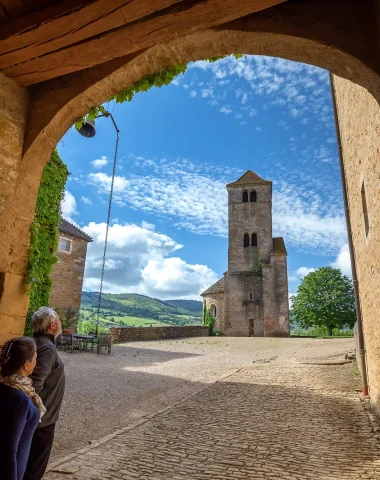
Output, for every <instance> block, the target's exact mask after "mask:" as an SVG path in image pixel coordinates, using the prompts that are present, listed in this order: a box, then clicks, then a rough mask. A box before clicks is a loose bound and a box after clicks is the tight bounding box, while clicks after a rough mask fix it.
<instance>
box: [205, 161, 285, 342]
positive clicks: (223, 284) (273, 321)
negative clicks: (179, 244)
mask: <svg viewBox="0 0 380 480" xmlns="http://www.w3.org/2000/svg"><path fill="white" fill-rule="evenodd" d="M227 191H228V271H227V272H226V273H225V274H224V278H223V279H220V280H218V282H217V283H216V284H214V285H212V286H211V287H210V288H209V289H208V290H206V291H205V292H203V294H202V296H203V298H204V303H205V306H206V308H208V309H209V310H210V312H212V314H215V316H216V327H217V329H218V330H221V331H223V332H224V334H225V335H231V336H250V337H253V336H255V337H262V336H288V335H289V300H288V277H287V267H286V255H287V254H286V249H285V244H284V240H283V238H281V237H280V238H273V237H272V182H271V181H269V180H264V179H263V178H261V177H259V176H258V175H257V174H256V173H254V172H252V171H251V170H248V171H247V172H246V173H245V174H244V175H243V176H242V177H240V178H239V179H238V180H236V181H235V182H233V183H229V184H228V185H227Z"/></svg>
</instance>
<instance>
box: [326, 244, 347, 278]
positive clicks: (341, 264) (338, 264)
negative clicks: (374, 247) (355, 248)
mask: <svg viewBox="0 0 380 480" xmlns="http://www.w3.org/2000/svg"><path fill="white" fill-rule="evenodd" d="M331 267H333V268H339V269H340V270H341V272H342V273H343V275H347V276H348V277H350V278H351V277H352V271H351V258H350V250H349V248H348V243H345V244H344V245H343V247H342V248H341V249H340V251H339V253H338V255H337V257H336V259H335V262H333V263H331Z"/></svg>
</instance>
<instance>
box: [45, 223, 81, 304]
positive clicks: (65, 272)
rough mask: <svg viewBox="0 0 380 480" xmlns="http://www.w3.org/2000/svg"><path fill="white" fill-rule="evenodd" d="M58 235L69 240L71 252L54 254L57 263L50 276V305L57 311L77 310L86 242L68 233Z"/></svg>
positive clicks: (79, 300)
mask: <svg viewBox="0 0 380 480" xmlns="http://www.w3.org/2000/svg"><path fill="white" fill-rule="evenodd" d="M60 235H61V237H63V238H67V239H68V240H71V252H70V253H68V252H63V251H60V250H58V251H57V252H56V255H57V257H58V262H57V263H56V264H55V265H54V267H53V272H52V275H51V278H52V280H53V288H52V292H51V295H50V305H51V306H52V307H53V308H57V309H58V310H65V309H67V308H69V307H72V308H74V309H75V310H79V307H80V302H81V297H82V286H83V275H84V268H85V264H86V254H87V243H88V242H87V241H86V240H84V239H82V238H78V237H76V236H75V237H74V236H73V235H69V234H68V233H62V232H61V233H60Z"/></svg>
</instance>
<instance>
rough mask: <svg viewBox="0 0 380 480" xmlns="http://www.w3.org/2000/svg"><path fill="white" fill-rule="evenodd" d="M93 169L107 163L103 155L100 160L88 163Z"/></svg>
mask: <svg viewBox="0 0 380 480" xmlns="http://www.w3.org/2000/svg"><path fill="white" fill-rule="evenodd" d="M90 163H91V164H92V165H93V166H94V167H95V168H102V167H104V166H105V165H107V163H108V158H107V157H105V156H104V155H103V156H102V157H100V158H97V159H96V160H93V161H92V162H90Z"/></svg>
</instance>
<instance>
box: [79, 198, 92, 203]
mask: <svg viewBox="0 0 380 480" xmlns="http://www.w3.org/2000/svg"><path fill="white" fill-rule="evenodd" d="M81 200H82V202H83V203H85V204H86V205H92V201H91V200H90V199H89V198H87V197H81Z"/></svg>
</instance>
